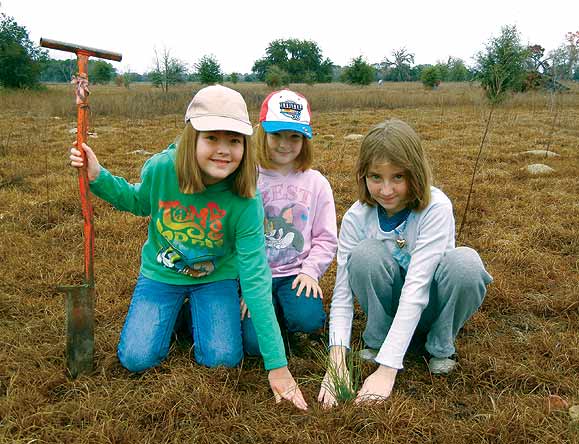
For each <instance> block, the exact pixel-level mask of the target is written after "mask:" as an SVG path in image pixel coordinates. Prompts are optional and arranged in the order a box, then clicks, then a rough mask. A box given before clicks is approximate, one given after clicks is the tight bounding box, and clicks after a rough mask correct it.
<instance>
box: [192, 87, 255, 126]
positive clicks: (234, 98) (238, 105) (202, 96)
mask: <svg viewBox="0 0 579 444" xmlns="http://www.w3.org/2000/svg"><path fill="white" fill-rule="evenodd" d="M185 122H190V123H191V125H192V126H193V128H195V129H196V130H197V131H233V132H236V133H240V134H245V135H246V136H251V135H252V134H253V127H252V126H251V122H250V121H249V114H248V113H247V105H246V104H245V100H243V97H242V96H241V94H239V93H238V92H237V91H235V90H233V89H231V88H227V87H225V86H221V85H213V86H207V87H205V88H203V89H200V90H199V91H198V92H197V94H195V96H193V100H191V103H189V106H188V107H187V112H186V113H185Z"/></svg>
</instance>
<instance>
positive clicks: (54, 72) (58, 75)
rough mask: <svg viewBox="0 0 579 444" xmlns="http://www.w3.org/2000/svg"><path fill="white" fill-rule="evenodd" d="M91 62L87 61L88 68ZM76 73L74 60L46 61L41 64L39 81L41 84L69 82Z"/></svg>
mask: <svg viewBox="0 0 579 444" xmlns="http://www.w3.org/2000/svg"><path fill="white" fill-rule="evenodd" d="M92 62H93V61H92V60H89V61H88V63H89V68H90V65H91V63H92ZM76 71H77V63H76V60H75V59H68V60H55V59H48V60H46V61H45V62H44V63H43V66H42V72H41V74H40V80H41V81H43V82H70V79H71V78H72V76H73V75H74V74H75V73H76Z"/></svg>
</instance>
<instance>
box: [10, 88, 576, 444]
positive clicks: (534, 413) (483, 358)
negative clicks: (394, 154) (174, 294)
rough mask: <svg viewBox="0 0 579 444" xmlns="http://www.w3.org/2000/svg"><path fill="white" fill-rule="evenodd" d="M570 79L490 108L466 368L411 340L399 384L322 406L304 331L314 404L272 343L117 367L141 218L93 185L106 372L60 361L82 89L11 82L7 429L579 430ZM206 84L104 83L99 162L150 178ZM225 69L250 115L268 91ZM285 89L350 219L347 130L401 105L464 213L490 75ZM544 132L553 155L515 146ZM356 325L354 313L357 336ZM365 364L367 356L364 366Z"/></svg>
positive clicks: (484, 434)
mask: <svg viewBox="0 0 579 444" xmlns="http://www.w3.org/2000/svg"><path fill="white" fill-rule="evenodd" d="M569 86H570V87H571V89H570V91H569V92H567V93H564V94H556V95H552V94H551V93H548V92H529V93H526V94H517V95H515V96H513V97H511V98H510V99H509V100H507V101H506V103H504V104H502V105H500V106H499V107H498V108H497V109H495V111H494V113H495V114H494V119H493V121H492V126H491V128H490V132H489V135H488V136H487V141H486V143H485V151H484V153H483V158H482V160H481V164H480V165H479V172H478V174H477V178H476V182H475V188H474V191H473V194H472V197H471V202H470V207H469V208H470V209H469V216H468V222H467V225H466V226H465V228H464V229H463V232H462V236H461V238H460V239H459V240H458V244H460V245H468V246H471V247H473V248H475V249H477V250H478V251H479V252H480V254H481V256H482V258H483V260H484V261H485V263H486V266H487V269H488V270H489V272H490V273H491V274H492V275H493V277H494V283H493V284H492V285H491V286H490V287H489V292H488V294H487V298H486V300H485V302H484V304H483V307H482V309H481V310H480V311H479V312H478V313H477V314H476V315H475V316H474V318H473V319H472V320H471V321H470V322H469V323H468V324H467V325H466V327H465V329H464V331H463V332H462V333H461V335H460V336H459V340H458V347H457V348H458V353H459V368H458V370H457V371H456V372H455V373H453V374H451V375H450V376H448V377H434V376H431V375H430V374H429V373H428V370H427V367H426V364H425V362H424V360H423V359H422V358H421V357H420V356H419V355H414V354H411V355H409V356H407V359H406V361H405V370H404V372H402V373H400V374H399V376H398V378H397V384H396V386H395V391H394V393H393V395H392V396H391V398H390V399H389V400H388V401H387V402H385V403H383V404H381V405H376V406H365V407H354V406H353V405H352V404H349V403H346V404H343V405H340V406H339V407H337V408H335V409H333V410H330V411H324V410H323V409H322V408H320V406H319V405H318V404H317V402H316V400H315V399H316V397H317V393H318V390H319V383H320V381H321V377H322V376H323V368H322V366H323V363H321V362H320V360H319V358H318V357H319V354H320V353H319V351H320V350H322V349H323V346H322V345H320V344H310V343H309V342H308V341H303V340H302V341H301V342H300V343H298V344H297V345H296V346H295V347H294V348H293V356H291V357H290V360H289V361H290V368H291V370H292V372H293V374H294V376H296V377H297V378H298V380H299V382H300V384H301V389H302V391H303V392H304V394H305V396H306V397H307V400H308V402H309V405H310V409H309V411H308V412H306V413H302V412H299V411H297V410H296V409H294V408H292V407H291V406H290V405H289V404H287V403H285V404H282V405H280V406H275V405H274V400H273V396H272V394H271V392H270V391H269V386H268V384H267V379H266V373H265V371H264V370H263V367H262V363H261V362H260V360H258V359H246V360H245V361H244V362H243V365H242V366H241V367H240V368H237V369H223V368H218V369H207V368H203V367H200V366H198V365H196V364H195V363H194V359H193V354H192V352H191V349H190V346H191V344H190V343H187V342H186V341H185V342H176V343H174V345H173V346H172V349H171V352H170V355H169V358H168V359H167V361H165V362H164V363H163V364H162V365H161V366H160V367H158V368H155V369H152V370H149V371H147V372H144V373H143V374H131V373H129V372H128V371H126V370H125V369H123V368H122V367H121V365H120V364H119V362H118V360H117V358H116V354H115V352H116V345H117V341H118V336H119V333H120V330H121V327H122V323H123V320H124V317H125V314H126V311H127V307H128V303H129V300H130V297H131V294H132V291H133V286H134V283H135V280H136V277H137V273H138V269H139V257H140V247H141V245H142V244H143V242H144V239H145V236H146V226H147V220H146V219H145V218H137V217H134V216H132V215H130V214H126V213H121V212H119V211H116V210H114V209H112V208H111V207H110V206H109V205H108V204H106V203H104V202H102V201H100V200H97V199H94V200H93V202H94V205H95V227H96V255H95V273H96V356H95V359H96V362H95V372H94V374H92V375H90V376H83V377H80V378H78V379H76V380H73V379H70V378H69V377H68V375H67V371H66V358H65V353H64V348H65V331H64V325H65V311H64V297H63V295H62V294H60V293H58V291H57V290H56V287H57V286H58V285H70V284H78V283H80V282H81V279H82V263H83V256H82V255H83V249H82V245H83V239H82V218H81V211H80V199H79V196H78V185H77V180H76V171H73V170H72V168H70V167H69V166H68V162H67V150H68V147H69V146H70V144H71V142H72V140H73V135H72V134H71V133H70V130H71V129H72V128H75V127H76V121H75V115H76V114H75V108H74V97H73V92H72V90H71V87H70V85H53V86H49V87H48V88H47V89H46V90H44V91H3V90H0V104H1V105H0V260H1V263H2V267H1V268H0V273H1V274H0V442H2V443H22V444H24V443H59V442H63V443H87V444H88V443H91V444H94V443H141V444H144V443H184V442H199V443H234V442H235V443H288V444H295V443H334V444H335V443H342V442H349V443H389V442H392V443H394V442H404V443H424V442H436V443H463V442H464V443H466V442H485V443H498V442H504V443H550V444H551V443H569V442H572V443H573V442H574V443H578V442H579V423H578V422H576V421H575V422H573V421H572V420H571V419H570V415H569V413H568V411H567V408H566V407H565V405H564V404H565V402H567V403H568V404H569V405H574V404H579V328H578V327H579V203H578V191H579V174H578V171H579V86H577V84H569ZM200 87H201V86H200V85H199V84H191V83H189V84H185V85H179V86H176V87H174V88H172V89H170V90H169V92H168V93H166V94H165V93H163V92H162V91H160V90H155V89H153V88H151V86H150V85H143V84H139V85H136V84H133V85H131V87H130V88H129V89H126V88H121V87H113V86H98V85H97V86H94V87H92V88H91V96H90V103H91V128H90V131H91V132H92V133H93V137H91V138H89V142H90V145H91V146H92V147H93V148H94V150H95V151H96V153H97V155H98V156H99V160H100V161H101V162H102V163H103V165H105V166H106V167H107V168H108V169H110V170H111V171H112V172H113V173H115V174H118V175H122V176H125V177H126V178H128V179H129V180H131V181H138V178H139V172H140V169H141V166H142V164H143V162H144V161H145V159H146V158H147V156H148V154H147V153H146V152H145V151H147V152H149V153H155V152H158V151H161V150H162V149H164V148H165V147H166V146H167V145H168V144H169V143H170V142H172V141H173V140H174V139H175V137H176V136H177V135H179V134H180V132H181V130H182V128H183V125H184V123H183V115H184V111H185V109H186V106H187V103H188V102H189V100H190V98H191V97H192V94H193V93H194V92H195V91H197V90H198V89H200ZM233 87H234V88H235V89H238V90H239V91H240V92H241V93H242V94H243V95H244V97H245V98H246V100H247V102H248V106H249V108H250V113H251V117H252V121H253V122H256V121H257V116H258V110H259V105H260V103H261V101H262V100H263V98H264V97H265V96H266V95H267V93H268V92H269V90H268V89H267V87H266V86H265V85H263V84H244V83H239V84H236V85H233ZM291 87H292V88H293V89H295V90H297V91H299V92H301V93H303V94H305V95H306V96H307V97H308V98H310V100H311V103H312V108H313V116H314V121H313V127H314V131H315V134H316V135H315V138H314V141H315V147H316V151H315V165H314V167H315V168H317V169H319V170H320V171H321V172H322V173H323V174H325V175H326V176H327V177H328V179H329V181H330V183H331V185H332V187H333V190H334V197H335V201H336V207H337V212H338V222H340V221H341V217H342V215H343V214H344V212H345V211H346V210H347V209H348V207H349V206H350V205H351V204H352V203H353V202H354V200H355V189H356V188H355V185H354V176H353V167H354V163H355V159H356V156H357V151H358V148H359V142H358V141H351V140H346V139H344V136H346V135H348V134H351V133H358V134H364V133H365V132H366V131H367V130H368V129H369V128H370V127H371V126H372V125H374V124H375V123H378V122H379V121H381V120H383V119H385V118H390V117H396V118H400V119H403V120H405V121H407V122H408V123H409V124H411V125H412V126H413V127H414V128H415V129H416V130H417V131H418V133H419V134H420V135H421V137H422V140H423V143H424V145H425V147H426V150H427V152H428V154H429V156H430V158H431V161H432V165H433V169H434V175H435V184H436V186H438V187H440V188H442V189H443V190H444V192H445V193H446V194H448V195H449V196H450V197H451V199H452V200H453V202H454V210H455V217H456V218H457V224H458V223H459V220H458V219H459V217H460V215H461V214H462V211H463V209H464V206H465V201H466V195H467V192H468V187H469V183H470V178H471V174H472V169H473V167H474V159H475V157H476V154H477V151H478V146H479V143H480V139H481V136H482V133H483V129H484V125H485V122H486V120H485V119H486V116H487V114H488V108H487V105H486V101H485V99H484V97H483V96H484V94H483V92H482V90H481V89H480V88H479V87H478V86H476V85H473V84H469V83H443V84H441V85H440V87H439V88H437V89H436V90H425V89H424V87H423V86H422V85H421V84H419V83H406V82H400V83H388V84H384V85H383V86H377V85H374V86H369V87H366V88H361V87H355V86H347V85H343V84H328V85H315V86H307V85H303V84H293V85H291ZM546 147H549V150H550V151H553V152H555V153H558V154H560V157H546V156H541V157H535V156H533V155H529V154H521V152H524V151H528V150H540V149H545V148H546ZM532 163H545V164H548V165H549V166H551V167H552V168H554V169H555V172H554V173H552V174H550V175H541V176H534V175H531V174H530V173H528V172H526V170H525V169H524V168H525V167H526V166H527V165H528V164H532ZM334 277H335V264H333V265H332V266H331V268H330V270H329V271H328V273H326V275H325V276H324V278H323V280H322V289H323V291H324V294H325V295H326V297H325V304H326V307H327V308H328V309H329V303H330V300H331V293H332V287H333V282H334ZM362 326H363V319H362V317H361V316H360V315H359V313H358V312H357V315H356V317H355V322H354V337H359V336H360V334H361V329H362ZM311 347H313V349H311ZM372 371H373V368H372V366H371V365H370V364H362V367H361V372H362V376H363V377H365V376H367V375H368V374H369V373H370V372H372Z"/></svg>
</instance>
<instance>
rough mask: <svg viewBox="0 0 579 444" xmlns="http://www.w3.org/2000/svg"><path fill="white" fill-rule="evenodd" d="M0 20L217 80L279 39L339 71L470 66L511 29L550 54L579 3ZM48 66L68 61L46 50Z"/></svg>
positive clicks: (86, 10)
mask: <svg viewBox="0 0 579 444" xmlns="http://www.w3.org/2000/svg"><path fill="white" fill-rule="evenodd" d="M0 12H1V13H4V14H6V15H8V16H10V17H13V18H14V19H15V20H16V22H17V23H18V24H19V25H20V26H24V27H26V29H27V30H28V32H29V37H30V39H31V40H32V41H33V42H35V43H38V42H39V41H40V38H41V37H44V38H48V39H53V40H60V41H64V42H69V43H76V44H79V45H84V46H89V47H93V48H98V49H104V50H108V51H114V52H119V53H121V54H122V55H123V60H122V61H121V62H111V63H112V64H113V65H114V66H115V68H116V69H117V71H118V72H127V71H132V72H140V73H143V72H145V71H149V70H150V69H151V67H152V65H153V59H154V54H155V50H157V51H158V52H159V53H161V52H162V51H163V50H164V49H167V50H169V52H170V54H171V55H172V56H174V57H177V58H178V59H180V60H181V61H183V62H185V63H186V64H187V65H188V67H189V68H190V69H191V70H192V69H193V66H194V64H195V62H196V61H197V60H199V59H200V58H201V57H202V56H204V55H209V54H212V55H214V56H215V57H216V58H217V60H218V61H219V63H220V65H221V68H222V70H223V72H225V73H231V72H240V73H248V72H251V67H252V66H253V63H254V61H255V60H257V59H259V58H261V57H263V56H265V50H266V48H267V46H268V44H269V43H270V42H271V41H273V40H276V39H289V38H296V39H301V40H313V41H315V42H316V43H317V44H318V46H319V47H320V49H321V50H322V54H323V56H324V57H328V58H330V60H332V62H334V63H335V64H337V65H341V66H345V65H347V64H349V63H350V62H351V60H352V59H353V58H354V57H357V56H359V55H362V56H364V57H365V59H366V61H367V62H369V63H379V62H381V61H383V60H384V58H385V57H390V58H391V55H392V51H393V50H396V49H400V48H406V49H407V50H408V51H409V52H410V53H413V54H414V55H415V63H416V64H426V63H431V64H434V63H436V62H437V61H439V60H442V61H446V60H447V59H448V57H449V56H452V57H459V58H462V59H463V60H464V61H465V63H466V64H467V65H472V64H473V56H474V55H475V54H476V53H477V52H479V51H481V50H483V49H484V47H485V43H487V42H488V40H489V39H490V38H491V37H493V36H498V35H499V34H500V30H501V27H502V26H504V25H516V26H517V29H518V30H519V32H520V34H521V40H522V42H523V43H525V44H526V43H529V44H540V45H541V46H543V47H544V48H545V49H546V50H547V51H549V50H552V49H555V48H556V47H558V46H560V45H561V44H562V43H563V42H564V37H565V33H567V32H569V31H579V1H577V0H549V1H548V2H539V1H536V0H500V1H497V0H483V1H479V2H476V1H468V0H466V1H465V0H462V1H451V0H438V1H432V0H431V1H423V0H409V1H403V0H397V1H392V0H380V1H367V0H350V1H341V0H334V1H327V0H317V1H316V0H309V1H302V0H293V1H287V0H286V1H275V0H270V1H261V0H235V1H230V0H221V1H219V0H201V1H199V0H198V1H191V0H189V1H178V0H162V1H159V2H150V1H147V0H141V1H133V0H114V1H113V0H93V1H91V2H88V1H87V2H80V1H71V0H49V1H45V0H0ZM49 54H50V56H51V57H52V58H58V59H62V58H73V57H74V56H72V54H68V53H63V52H60V51H55V50H50V51H49Z"/></svg>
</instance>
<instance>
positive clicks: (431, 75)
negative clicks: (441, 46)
mask: <svg viewBox="0 0 579 444" xmlns="http://www.w3.org/2000/svg"><path fill="white" fill-rule="evenodd" d="M441 79H442V75H441V74H440V69H439V68H438V65H437V66H429V67H428V68H424V69H423V70H422V74H421V75H420V81H421V82H422V84H423V85H424V86H425V87H427V88H430V89H434V88H436V87H437V86H438V85H440V82H441Z"/></svg>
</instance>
